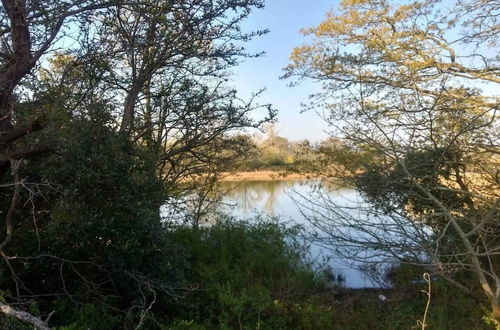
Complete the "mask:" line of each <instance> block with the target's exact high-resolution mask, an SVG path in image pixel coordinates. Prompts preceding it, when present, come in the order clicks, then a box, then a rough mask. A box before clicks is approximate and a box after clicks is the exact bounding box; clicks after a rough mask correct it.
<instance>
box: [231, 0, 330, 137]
mask: <svg viewBox="0 0 500 330" xmlns="http://www.w3.org/2000/svg"><path fill="white" fill-rule="evenodd" d="M337 7H338V1H337V0H267V1H266V8H265V9H264V10H256V11H254V12H253V13H252V14H251V16H250V17H249V18H248V19H247V21H246V22H245V23H244V24H243V28H244V30H245V31H252V30H260V29H265V28H268V29H269V30H270V33H269V34H267V35H265V36H263V37H258V38H255V39H254V40H252V41H251V42H249V43H247V44H246V45H245V48H246V49H247V50H248V51H249V52H259V51H264V52H266V55H265V56H264V57H261V58H256V59H248V60H246V61H245V62H244V63H242V64H241V65H239V66H238V67H237V68H236V69H235V70H234V72H235V74H234V76H233V84H234V86H235V87H236V89H237V90H238V91H239V92H240V95H241V96H243V97H248V96H249V95H251V93H252V92H256V91H258V90H259V89H261V88H267V90H266V92H265V93H264V94H263V95H262V96H261V98H260V103H271V104H273V105H274V107H275V108H276V109H278V111H279V114H278V120H279V122H278V125H277V128H278V134H279V135H281V136H284V137H286V138H288V139H290V140H293V141H297V140H302V139H309V140H312V141H317V140H320V139H323V138H325V137H327V134H326V133H325V132H324V130H326V129H327V126H326V124H325V123H324V122H323V120H322V119H321V118H319V116H318V115H317V114H315V113H314V112H307V113H302V114H301V113H300V110H301V107H300V104H301V102H307V100H308V95H309V94H311V93H312V92H313V91H315V90H317V89H318V88H320V86H319V85H317V84H313V83H305V84H302V85H300V86H298V87H293V88H291V87H288V86H287V85H288V83H289V82H290V81H286V80H280V79H279V77H280V76H281V75H282V74H283V71H282V69H283V68H284V67H285V66H286V65H287V64H288V58H289V56H290V54H291V51H292V49H293V48H294V47H296V46H299V45H301V44H303V43H304V42H305V41H306V40H307V39H306V38H305V37H304V36H302V35H301V34H300V33H299V30H300V29H301V28H307V27H311V26H315V25H317V24H319V23H320V22H321V21H322V20H323V19H324V17H325V15H326V13H327V11H328V10H329V9H332V8H337Z"/></svg>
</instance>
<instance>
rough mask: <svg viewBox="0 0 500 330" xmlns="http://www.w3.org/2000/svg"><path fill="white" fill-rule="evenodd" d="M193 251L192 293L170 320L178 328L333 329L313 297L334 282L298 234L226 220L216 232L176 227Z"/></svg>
mask: <svg viewBox="0 0 500 330" xmlns="http://www.w3.org/2000/svg"><path fill="white" fill-rule="evenodd" d="M171 234H172V235H173V237H174V241H175V242H177V243H178V244H181V245H182V246H184V248H185V249H187V250H188V253H187V256H188V264H190V265H191V267H192V268H191V273H190V275H189V282H190V283H193V285H194V287H193V290H192V291H191V292H190V293H189V294H188V295H187V297H186V300H185V302H184V304H185V305H184V306H183V308H182V309H181V310H177V311H175V314H173V315H172V318H175V319H176V321H175V322H174V323H173V324H174V325H175V327H176V328H185V327H187V326H188V325H189V327H191V328H192V327H194V328H195V325H196V326H198V327H200V328H214V329H215V328H218V329H224V328H228V329H235V328H243V329H255V328H260V329H285V328H290V327H296V328H302V329H318V328H325V329H326V328H328V327H329V326H330V325H331V322H332V318H331V313H330V311H329V309H328V308H327V307H326V306H322V305H321V304H320V303H319V301H316V300H315V299H314V297H313V295H314V294H315V293H318V292H319V291H322V290H324V289H325V288H326V287H328V286H330V285H332V284H333V283H328V281H327V277H326V276H323V275H321V276H320V275H319V274H320V272H317V271H315V270H314V265H313V264H312V263H311V262H310V261H309V259H308V252H307V251H308V248H307V246H305V245H304V243H302V241H301V239H300V235H299V234H300V230H299V229H298V228H286V227H285V226H283V225H280V224H278V222H275V221H253V222H244V221H235V220H234V219H227V218H222V219H220V220H218V221H217V222H216V223H215V224H213V225H212V226H210V227H205V228H187V227H180V228H176V229H175V230H174V231H172V232H171Z"/></svg>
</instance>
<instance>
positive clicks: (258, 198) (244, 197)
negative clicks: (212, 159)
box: [221, 181, 293, 215]
mask: <svg viewBox="0 0 500 330" xmlns="http://www.w3.org/2000/svg"><path fill="white" fill-rule="evenodd" d="M289 184H293V182H287V181H244V182H224V183H222V185H221V186H222V188H223V189H224V190H226V191H227V197H228V198H230V199H231V200H233V201H235V202H236V203H237V207H238V209H240V210H241V211H243V212H244V213H250V212H251V211H252V210H254V209H256V208H258V207H259V206H260V205H261V204H262V203H263V204H262V205H263V206H262V210H263V211H266V213H268V214H269V215H274V212H275V210H276V208H277V207H278V201H279V197H280V195H282V194H284V193H285V189H286V187H287V186H288V185H289Z"/></svg>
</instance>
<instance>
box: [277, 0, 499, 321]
mask: <svg viewBox="0 0 500 330" xmlns="http://www.w3.org/2000/svg"><path fill="white" fill-rule="evenodd" d="M499 10H500V7H499V5H498V2H496V1H457V2H454V3H453V4H450V3H448V2H444V1H415V2H408V3H398V2H393V1H362V0H361V1H348V0H345V1H342V3H341V5H340V8H339V10H337V11H334V10H332V11H331V12H329V13H328V14H327V16H326V18H325V20H324V21H323V22H321V23H320V24H319V25H318V26H317V27H314V28H310V29H306V30H304V31H303V32H304V33H305V34H306V35H311V36H312V38H313V41H311V42H310V43H307V44H305V45H303V46H300V47H297V48H296V49H295V50H294V51H293V53H292V55H291V63H290V65H289V66H288V67H287V68H286V74H285V77H287V78H294V77H295V78H296V81H297V82H300V81H301V80H303V79H313V80H316V81H321V82H323V88H322V90H321V91H320V92H318V93H317V94H315V95H313V96H312V99H311V103H310V105H309V108H315V109H317V110H318V111H320V112H321V113H322V115H323V116H324V118H325V119H326V120H327V121H328V123H330V127H331V130H332V135H334V136H336V137H338V138H341V139H342V140H343V141H344V146H347V148H345V147H343V148H334V149H333V150H331V149H330V150H329V151H330V152H329V153H327V154H326V155H325V157H326V159H328V160H329V161H334V162H336V163H337V164H338V163H340V164H342V165H343V167H342V168H341V171H340V173H339V171H338V169H339V168H338V167H336V168H335V170H336V173H330V175H334V176H340V177H341V178H342V179H344V180H346V181H348V182H351V183H352V184H355V185H356V187H357V188H358V189H359V190H360V191H361V192H362V194H363V195H364V196H365V197H366V198H367V200H368V201H369V202H371V203H372V205H374V206H375V207H376V208H375V209H374V208H373V207H368V209H367V210H366V214H365V215H366V216H365V217H364V218H363V219H360V218H356V217H354V216H353V215H352V213H350V212H348V210H345V209H343V208H342V207H341V206H339V205H332V204H331V202H330V201H329V200H328V199H325V200H323V203H314V204H315V206H314V207H311V208H317V209H316V210H315V211H317V212H316V213H315V214H311V215H310V218H311V221H312V223H313V224H315V225H316V226H318V227H319V228H320V229H321V230H322V231H323V233H324V236H323V238H324V240H325V242H327V243H328V244H332V245H333V246H334V247H335V248H336V250H337V251H339V252H341V253H343V254H344V255H347V256H348V257H350V258H356V256H360V255H361V254H360V253H362V252H363V253H365V254H364V255H366V252H367V251H372V252H369V253H368V254H372V255H378V256H380V258H382V259H381V260H393V261H394V260H399V262H407V263H414V264H423V265H424V266H425V267H427V268H428V269H430V270H432V271H433V272H435V273H436V274H439V275H441V276H443V277H444V278H446V279H447V280H449V281H450V282H452V283H454V284H455V285H457V286H458V287H460V288H462V289H464V290H466V291H468V292H471V289H470V288H467V287H466V286H467V285H465V284H464V282H461V281H460V280H459V278H460V275H459V273H461V272H463V271H464V270H465V271H470V272H472V274H474V276H475V278H476V280H477V282H476V283H477V284H478V287H479V288H480V290H482V292H483V293H484V294H485V296H486V297H487V298H488V300H489V301H490V303H491V306H492V310H493V312H494V313H495V315H496V317H497V318H499V317H500V305H499V299H500V296H499V294H500V290H499V288H500V286H499V283H500V282H499V276H498V275H499V268H498V260H499V259H498V249H499V243H500V242H499V241H498V230H499V227H498V224H499V216H500V214H499V209H498V206H499V202H500V181H499V176H498V175H499V172H498V169H499V168H500V154H499V152H500V149H499V142H500V136H499V134H498V133H499V131H500V130H499V120H498V110H499V105H500V100H499V96H498V93H497V90H498V84H499V83H500V78H499V73H500V67H499V58H498V46H499V38H500V29H499V26H500V25H499V24H498V17H499V14H500V12H499ZM332 151H333V152H332ZM334 172H335V171H334ZM377 209H378V210H379V211H378V212H377V211H374V210H377ZM374 212H375V213H380V214H379V215H378V216H379V219H382V220H380V221H379V220H376V221H374V220H373V219H371V217H372V216H373V213H374ZM370 214H372V215H371V216H370Z"/></svg>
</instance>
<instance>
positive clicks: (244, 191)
mask: <svg viewBox="0 0 500 330" xmlns="http://www.w3.org/2000/svg"><path fill="white" fill-rule="evenodd" d="M316 183H317V181H316V180H268V181H244V182H222V183H221V186H222V188H223V189H224V190H225V191H226V192H227V195H226V197H225V200H224V202H225V203H226V204H227V208H228V210H229V211H230V212H231V213H232V214H233V215H234V216H236V217H239V218H250V217H253V216H255V215H258V214H265V215H269V216H276V217H279V219H280V221H283V222H285V223H286V224H287V225H295V224H298V225H302V226H303V227H304V228H306V229H307V230H309V231H311V230H312V226H311V225H310V223H309V222H308V221H307V219H306V218H305V217H304V215H303V214H302V212H301V210H300V207H299V206H298V205H297V203H296V199H297V198H300V197H299V196H300V195H302V196H310V193H311V189H312V188H311V186H312V185H314V184H316ZM327 191H328V194H329V195H330V198H331V199H333V200H335V201H337V202H339V203H341V204H350V205H353V204H354V205H355V204H356V203H362V200H361V198H360V197H359V195H358V194H357V193H356V191H355V190H354V189H352V188H345V187H339V186H329V187H328V189H327ZM311 254H312V256H313V258H315V259H316V260H318V261H320V260H321V259H322V258H324V257H326V258H329V259H330V261H329V264H330V266H331V267H332V268H333V269H334V271H335V274H336V275H341V276H342V277H343V278H344V279H345V282H344V286H346V287H349V288H361V287H373V286H374V285H373V284H372V283H371V282H370V280H369V279H368V278H367V276H366V275H365V274H364V273H363V272H361V271H359V270H358V269H356V267H355V266H353V265H350V264H349V263H348V262H346V260H342V259H340V258H339V257H337V256H335V255H334V254H333V253H332V252H331V251H329V250H328V249H327V248H325V247H322V246H319V245H314V244H313V245H312V246H311Z"/></svg>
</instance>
